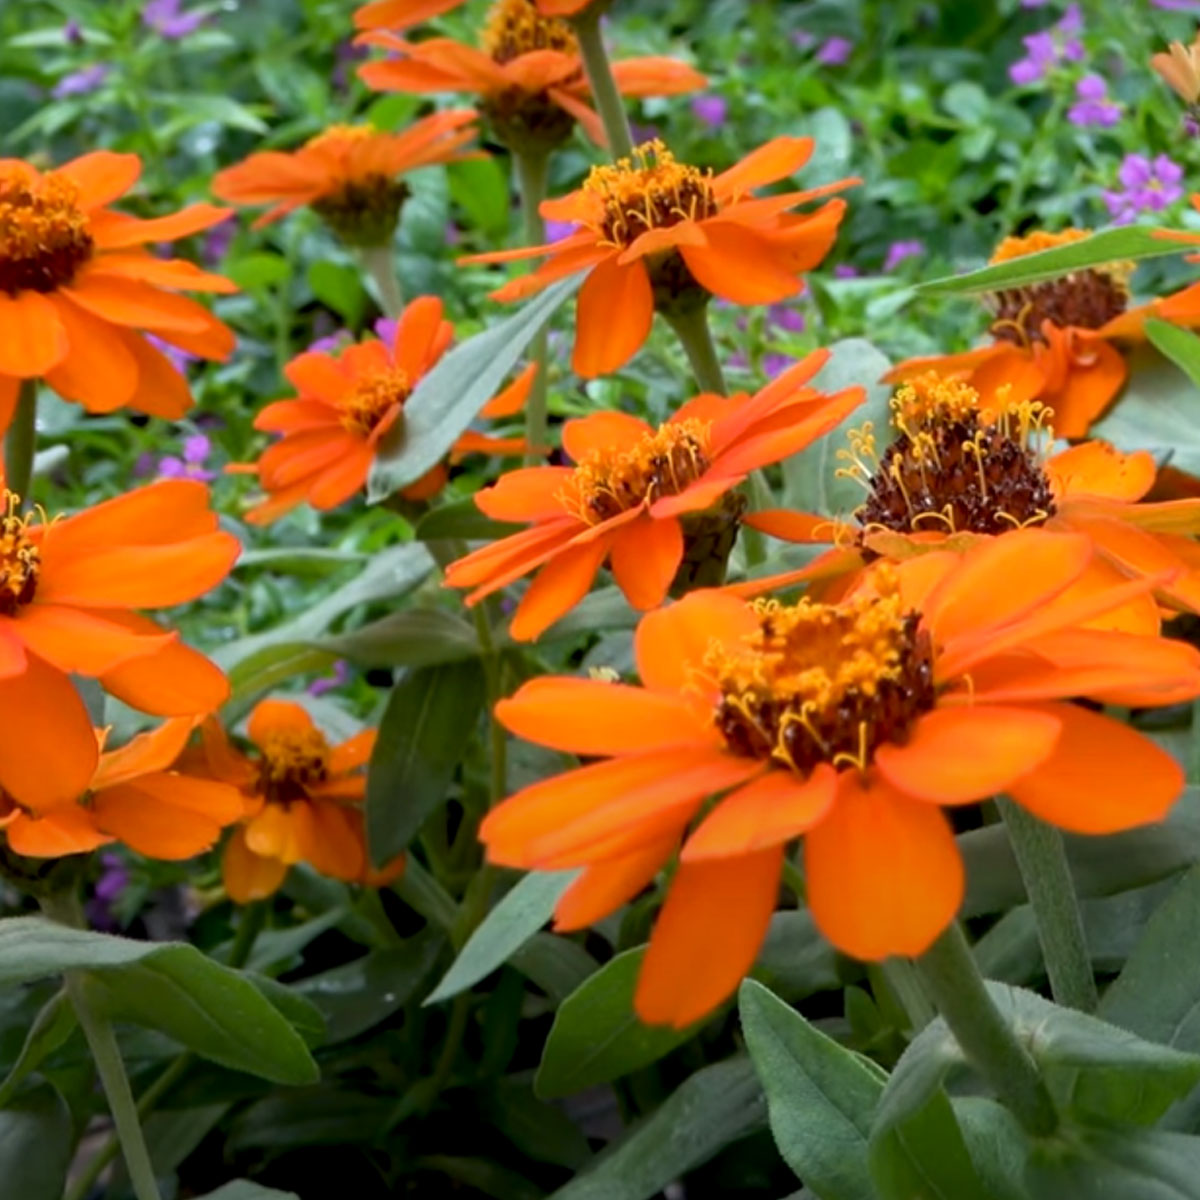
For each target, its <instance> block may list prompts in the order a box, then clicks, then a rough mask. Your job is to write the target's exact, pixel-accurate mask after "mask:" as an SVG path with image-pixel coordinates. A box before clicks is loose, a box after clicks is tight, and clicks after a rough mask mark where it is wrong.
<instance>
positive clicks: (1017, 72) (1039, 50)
mask: <svg viewBox="0 0 1200 1200" xmlns="http://www.w3.org/2000/svg"><path fill="white" fill-rule="evenodd" d="M1082 32H1083V13H1082V11H1081V10H1080V7H1079V5H1078V4H1072V5H1070V6H1069V7H1068V8H1067V11H1066V12H1065V13H1063V15H1062V18H1061V19H1060V20H1059V21H1058V22H1057V23H1056V24H1055V25H1053V26H1051V28H1050V29H1043V30H1042V31H1041V32H1040V33H1031V34H1030V35H1029V36H1028V37H1024V38H1022V39H1021V42H1022V44H1023V45H1024V47H1025V57H1024V58H1019V59H1017V61H1016V62H1015V63H1012V64H1011V65H1010V66H1009V68H1008V77H1009V79H1011V80H1012V81H1013V83H1015V84H1017V85H1018V86H1025V85H1027V84H1030V83H1036V82H1037V81H1038V80H1039V79H1043V78H1045V76H1046V75H1047V74H1048V73H1049V72H1050V71H1051V70H1053V69H1054V68H1055V67H1057V66H1059V65H1060V64H1062V63H1064V62H1082V61H1083V60H1084V58H1086V57H1087V51H1086V50H1085V49H1084V46H1083V43H1082V42H1081V41H1080V40H1079V38H1078V36H1077V35H1078V34H1080V33H1082Z"/></svg>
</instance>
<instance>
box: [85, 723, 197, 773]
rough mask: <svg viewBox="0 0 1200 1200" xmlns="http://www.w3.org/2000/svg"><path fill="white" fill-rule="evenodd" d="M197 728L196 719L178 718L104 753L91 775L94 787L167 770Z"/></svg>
mask: <svg viewBox="0 0 1200 1200" xmlns="http://www.w3.org/2000/svg"><path fill="white" fill-rule="evenodd" d="M195 727H196V722H195V720H194V719H193V718H190V717H176V718H175V719H174V720H171V721H164V722H163V723H162V724H161V725H159V726H157V727H156V728H155V729H151V730H147V731H146V732H145V733H139V734H138V735H137V736H136V737H134V738H133V739H132V740H130V741H128V742H126V743H125V745H123V746H121V747H120V748H119V749H117V750H109V751H106V752H105V753H104V754H101V755H100V766H99V767H98V768H97V770H96V774H95V775H94V776H93V777H92V790H93V791H98V790H99V789H101V788H106V787H112V786H113V785H114V784H118V783H125V782H127V781H128V780H130V779H136V778H137V777H138V776H139V775H150V774H152V773H155V772H160V771H166V770H168V769H169V768H170V767H171V766H173V765H174V763H175V760H176V759H177V758H178V757H179V756H180V755H181V754H182V753H183V749H184V747H185V746H186V745H187V743H188V738H190V737H191V734H192V730H193V729H194V728H195Z"/></svg>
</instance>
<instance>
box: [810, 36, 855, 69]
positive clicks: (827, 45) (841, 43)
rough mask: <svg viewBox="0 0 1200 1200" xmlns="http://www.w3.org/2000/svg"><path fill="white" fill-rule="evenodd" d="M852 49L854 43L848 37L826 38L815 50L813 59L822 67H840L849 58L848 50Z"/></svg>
mask: <svg viewBox="0 0 1200 1200" xmlns="http://www.w3.org/2000/svg"><path fill="white" fill-rule="evenodd" d="M853 49H854V43H853V42H852V41H851V40H850V39H849V38H844V37H831V38H826V39H825V41H824V42H823V43H822V44H821V48H820V49H819V50H818V51H817V54H816V59H815V61H816V62H819V63H820V64H821V65H822V66H823V67H840V66H841V65H842V64H843V63H845V62H847V61H848V60H849V58H850V51H851V50H853Z"/></svg>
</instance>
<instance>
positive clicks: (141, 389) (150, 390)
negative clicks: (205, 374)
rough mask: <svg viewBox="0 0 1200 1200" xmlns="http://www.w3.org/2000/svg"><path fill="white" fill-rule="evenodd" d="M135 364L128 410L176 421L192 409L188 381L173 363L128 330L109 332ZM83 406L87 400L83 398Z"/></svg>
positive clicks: (140, 336)
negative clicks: (135, 378) (116, 338)
mask: <svg viewBox="0 0 1200 1200" xmlns="http://www.w3.org/2000/svg"><path fill="white" fill-rule="evenodd" d="M113 332H114V333H115V334H117V335H118V336H119V337H120V340H121V342H122V344H123V345H124V347H125V349H126V350H127V351H129V353H130V354H131V355H132V356H133V360H134V362H136V363H137V374H138V379H137V388H136V389H135V390H134V393H133V395H132V396H130V397H129V399H128V400H127V401H126V403H127V404H128V405H129V407H130V408H132V409H135V410H136V411H137V412H141V413H146V414H147V415H148V416H151V417H163V418H165V419H166V420H168V421H178V420H179V418H180V417H182V416H183V415H184V413H186V412H187V410H188V409H189V408H191V406H192V393H191V392H190V391H189V389H188V381H187V380H186V379H185V378H184V376H183V374H182V373H181V372H180V371H179V370H178V368H177V367H176V366H175V364H174V363H172V362H171V360H170V359H169V358H167V356H166V355H165V354H164V353H163V352H162V351H161V350H159V349H158V347H157V346H152V345H151V344H150V343H149V342H148V341H147V340H146V339H145V338H144V337H143V336H142V335H141V334H140V333H135V332H134V331H133V330H132V329H125V330H113ZM83 404H84V406H85V407H87V405H88V399H87V397H85V398H84V399H83Z"/></svg>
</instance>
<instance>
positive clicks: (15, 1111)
mask: <svg viewBox="0 0 1200 1200" xmlns="http://www.w3.org/2000/svg"><path fill="white" fill-rule="evenodd" d="M74 1149H75V1133H74V1129H73V1127H72V1122H71V1111H70V1109H68V1108H67V1105H66V1102H65V1101H64V1100H63V1098H62V1097H61V1096H60V1095H59V1094H58V1092H57V1091H56V1090H55V1089H54V1088H52V1087H51V1086H50V1085H49V1084H43V1085H42V1086H41V1087H38V1088H34V1089H33V1090H31V1091H28V1092H24V1093H22V1095H20V1096H18V1097H17V1098H16V1100H14V1101H12V1102H11V1103H10V1104H8V1105H7V1106H6V1107H5V1108H4V1110H3V1111H2V1112H0V1179H3V1180H4V1194H5V1196H11V1197H12V1198H13V1200H58V1198H59V1197H60V1196H61V1195H62V1192H63V1187H64V1186H65V1184H66V1182H67V1167H69V1166H70V1164H71V1157H72V1154H73V1153H74Z"/></svg>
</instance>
